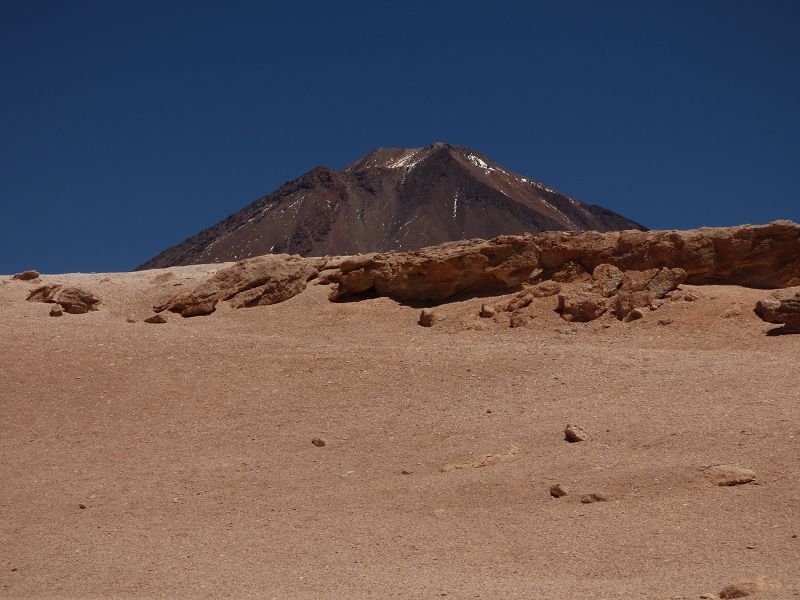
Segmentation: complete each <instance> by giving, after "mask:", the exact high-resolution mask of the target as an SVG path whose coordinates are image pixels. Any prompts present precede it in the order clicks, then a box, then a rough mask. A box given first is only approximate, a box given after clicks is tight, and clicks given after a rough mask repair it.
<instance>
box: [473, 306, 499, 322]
mask: <svg viewBox="0 0 800 600" xmlns="http://www.w3.org/2000/svg"><path fill="white" fill-rule="evenodd" d="M478 314H479V315H480V316H481V317H483V318H484V319H491V318H492V317H493V316H495V315H496V314H497V311H496V310H495V308H494V306H491V305H490V304H481V311H480V313H478Z"/></svg>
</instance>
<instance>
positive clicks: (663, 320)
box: [658, 319, 672, 325]
mask: <svg viewBox="0 0 800 600" xmlns="http://www.w3.org/2000/svg"><path fill="white" fill-rule="evenodd" d="M670 323H672V319H659V320H658V324H659V325H669V324H670Z"/></svg>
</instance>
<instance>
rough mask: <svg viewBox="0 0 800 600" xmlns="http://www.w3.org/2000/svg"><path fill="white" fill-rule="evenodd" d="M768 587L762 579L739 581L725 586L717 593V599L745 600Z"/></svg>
mask: <svg viewBox="0 0 800 600" xmlns="http://www.w3.org/2000/svg"><path fill="white" fill-rule="evenodd" d="M768 587H769V586H768V585H767V582H766V580H765V579H764V578H763V577H759V578H756V579H749V580H746V581H739V582H737V583H732V584H730V585H726V586H725V587H724V588H722V589H721V590H720V592H719V597H720V598H721V599H723V600H727V599H729V598H746V597H748V596H753V595H755V594H758V593H759V592H763V591H765V590H766V589H767V588H768Z"/></svg>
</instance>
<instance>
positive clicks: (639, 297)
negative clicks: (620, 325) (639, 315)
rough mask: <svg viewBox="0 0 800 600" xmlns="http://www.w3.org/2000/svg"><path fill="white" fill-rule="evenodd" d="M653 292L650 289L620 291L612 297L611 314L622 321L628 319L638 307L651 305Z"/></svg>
mask: <svg viewBox="0 0 800 600" xmlns="http://www.w3.org/2000/svg"><path fill="white" fill-rule="evenodd" d="M652 301H653V293H652V292H648V291H639V292H619V293H618V294H617V295H616V296H614V297H613V298H612V299H611V302H610V304H611V314H613V315H614V316H615V317H616V318H617V319H619V320H620V321H624V320H626V319H627V317H628V315H629V314H631V312H633V311H634V310H636V309H641V308H644V307H646V306H650V304H651V303H652Z"/></svg>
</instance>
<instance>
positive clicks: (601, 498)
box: [581, 492, 608, 504]
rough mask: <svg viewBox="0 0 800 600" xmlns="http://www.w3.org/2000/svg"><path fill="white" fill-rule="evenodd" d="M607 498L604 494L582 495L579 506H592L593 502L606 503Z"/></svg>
mask: <svg viewBox="0 0 800 600" xmlns="http://www.w3.org/2000/svg"><path fill="white" fill-rule="evenodd" d="M607 501H608V496H606V495H605V494H598V493H596V492H593V493H591V494H584V495H583V496H581V504H594V503H595V502H607Z"/></svg>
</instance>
